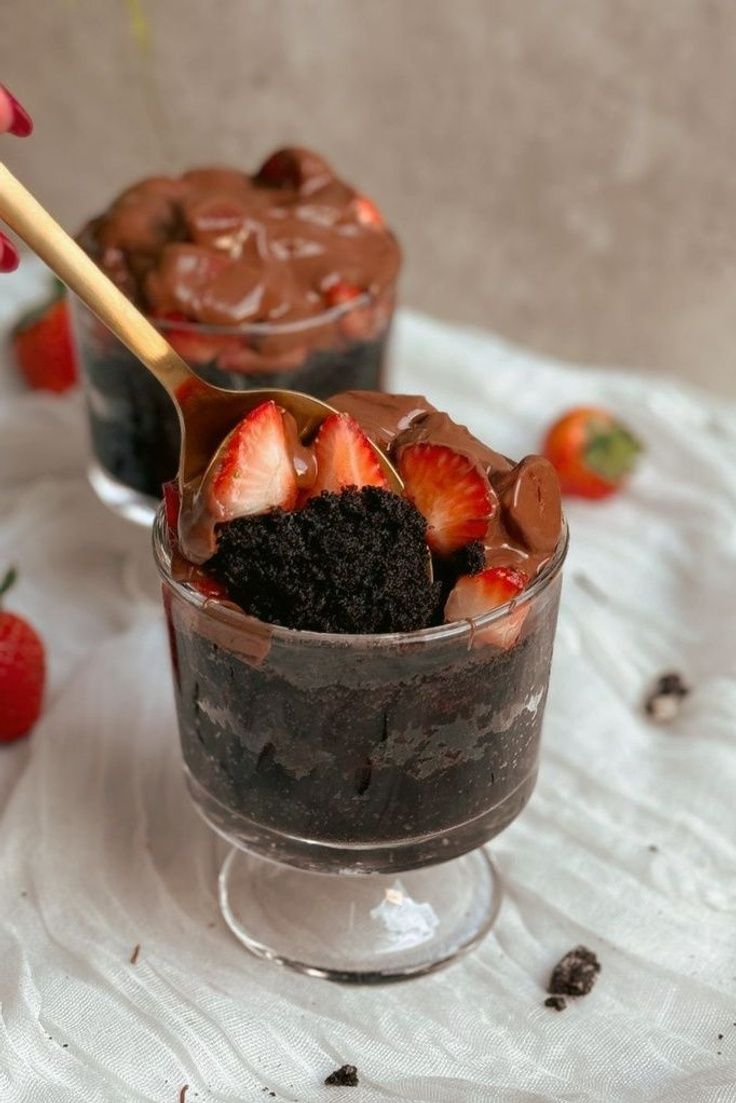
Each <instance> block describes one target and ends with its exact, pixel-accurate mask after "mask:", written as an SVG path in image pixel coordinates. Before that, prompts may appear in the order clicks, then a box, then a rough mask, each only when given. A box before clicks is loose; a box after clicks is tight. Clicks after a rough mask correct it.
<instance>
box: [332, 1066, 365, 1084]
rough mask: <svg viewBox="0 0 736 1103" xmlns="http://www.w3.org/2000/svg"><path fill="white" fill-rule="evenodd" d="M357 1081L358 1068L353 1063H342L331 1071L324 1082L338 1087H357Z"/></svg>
mask: <svg viewBox="0 0 736 1103" xmlns="http://www.w3.org/2000/svg"><path fill="white" fill-rule="evenodd" d="M358 1083H359V1081H358V1070H357V1068H356V1067H355V1065H342V1066H341V1067H340V1068H339V1069H335V1071H334V1072H331V1073H330V1075H329V1076H328V1077H327V1079H326V1080H325V1084H329V1085H330V1087H338V1088H357V1086H358Z"/></svg>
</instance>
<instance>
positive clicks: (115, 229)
mask: <svg viewBox="0 0 736 1103" xmlns="http://www.w3.org/2000/svg"><path fill="white" fill-rule="evenodd" d="M80 240H81V242H82V244H83V245H84V247H85V248H86V249H87V250H88V252H90V254H91V255H92V256H94V258H95V260H96V261H97V262H98V263H99V264H100V266H101V267H102V268H103V269H104V271H105V272H106V273H107V274H108V275H109V276H110V277H111V278H112V279H113V280H114V281H115V283H117V285H118V286H119V287H120V288H121V289H122V290H123V291H124V292H125V293H126V294H127V295H128V296H129V297H130V298H131V299H133V301H135V302H136V303H137V304H138V305H140V306H142V307H143V308H144V309H145V310H147V311H148V312H149V313H151V314H153V315H155V316H166V315H175V316H178V317H180V318H186V319H189V320H192V321H197V322H201V323H205V324H208V325H228V326H232V325H244V324H250V323H254V322H261V323H279V324H282V323H298V322H300V321H306V320H308V319H310V318H314V317H316V316H318V315H320V314H322V313H324V312H325V310H327V309H329V308H330V307H331V306H332V305H334V303H335V301H336V297H337V296H336V294H335V293H336V292H338V293H339V290H340V289H342V290H343V291H344V289H346V288H347V289H348V290H349V292H350V293H352V294H357V293H360V292H364V293H367V294H368V295H370V296H372V297H375V296H379V295H380V294H381V293H382V292H384V291H387V290H390V289H391V287H392V286H393V284H394V282H395V280H396V276H397V273H398V270H399V265H400V260H401V255H400V251H399V246H398V244H397V241H396V239H395V237H394V235H393V234H392V233H391V231H390V230H389V229H388V228H387V227H386V225H385V224H384V222H383V219H382V217H381V215H380V214H379V212H378V210H377V208H376V207H375V206H374V204H373V203H372V202H371V201H370V200H368V199H366V198H365V197H364V196H362V195H360V194H359V193H358V192H357V191H355V189H354V188H352V187H350V186H349V185H348V184H346V183H345V182H344V181H342V180H340V179H339V178H338V177H337V176H336V175H335V173H334V172H333V170H332V168H331V167H330V166H329V165H328V164H327V163H326V162H325V161H323V160H322V159H321V158H320V157H318V156H317V155H316V154H315V153H311V152H310V151H309V150H305V149H296V148H294V149H283V150H279V151H278V152H277V153H275V154H273V155H272V156H271V157H269V158H268V160H267V161H265V162H264V164H263V165H262V166H261V168H260V169H259V170H258V172H256V173H255V174H253V175H249V174H247V173H244V172H239V171H237V170H235V169H227V168H201V169H194V170H192V171H190V172H185V173H184V175H183V176H181V177H178V178H173V177H165V176H155V177H151V178H149V179H146V180H142V181H141V182H140V183H138V184H135V185H133V186H132V187H130V188H128V189H127V190H126V191H124V192H123V193H122V194H121V195H120V196H119V197H118V198H117V199H116V200H115V201H114V202H113V203H112V205H111V206H110V208H109V209H108V210H107V211H106V212H105V213H104V214H102V215H100V216H99V217H98V218H96V219H93V221H92V222H90V223H88V225H87V226H86V227H85V228H84V230H83V231H82V234H81V235H80Z"/></svg>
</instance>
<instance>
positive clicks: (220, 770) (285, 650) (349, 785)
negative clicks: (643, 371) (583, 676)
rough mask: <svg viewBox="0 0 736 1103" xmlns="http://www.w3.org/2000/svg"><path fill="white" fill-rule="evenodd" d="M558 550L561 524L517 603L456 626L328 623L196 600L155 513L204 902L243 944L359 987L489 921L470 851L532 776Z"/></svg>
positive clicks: (481, 875)
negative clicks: (205, 864) (205, 829)
mask: <svg viewBox="0 0 736 1103" xmlns="http://www.w3.org/2000/svg"><path fill="white" fill-rule="evenodd" d="M566 550H567V532H566V531H565V532H563V536H562V538H561V540H560V543H559V545H558V548H557V550H556V552H555V554H554V556H553V557H552V559H551V560H550V562H549V563H548V564H547V565H546V567H545V568H544V569H543V570H542V572H541V573H540V575H539V576H538V577H537V578H536V579H535V580H534V582H533V583H532V584H531V585H530V586H529V588H528V589H527V590H526V591H525V592H523V593H522V595H521V596H520V597H519V599H517V601H516V602H514V603H513V604H512V605H511V606H507V607H503V608H501V609H497V610H494V611H493V612H491V613H488V614H486V615H485V616H483V617H479V618H477V619H476V620H475V621H474V622H472V623H470V622H467V621H462V622H456V623H452V624H446V625H442V626H439V627H436V628H428V629H423V630H421V631H418V632H412V633H406V634H400V635H399V634H396V635H377V636H367V635H366V636H340V635H329V634H322V633H314V632H303V631H295V630H291V629H285V628H280V627H274V626H269V625H265V624H263V623H262V622H260V621H256V620H254V619H253V618H251V617H248V616H246V615H245V614H244V613H243V612H242V611H241V610H239V609H238V608H236V607H235V606H230V605H228V604H224V603H222V602H215V601H211V600H210V601H208V600H207V599H205V598H204V597H203V596H202V594H201V593H199V592H198V591H197V590H196V589H195V588H194V587H193V586H191V585H189V584H188V583H187V582H186V571H181V570H180V569H179V564H178V562H177V560H176V557H172V553H171V549H170V546H169V541H168V534H167V527H166V523H165V520H164V517H163V512H162V511H160V512H159V515H158V517H157V521H156V524H155V526H154V553H155V558H156V562H157V566H158V569H159V572H160V574H161V577H162V580H163V597H164V605H165V610H166V617H167V623H168V629H169V639H170V644H171V655H172V666H173V675H174V691H175V697H176V705H177V712H178V720H179V730H180V737H181V747H182V754H183V758H184V766H185V774H186V779H187V784H188V786H189V790H190V793H191V795H192V798H193V800H194V803H195V805H196V807H197V809H198V810H199V812H200V813H201V814H202V816H203V817H204V818H205V820H206V821H207V822H208V823H209V824H210V826H211V827H213V828H214V830H215V831H217V832H218V833H219V834H220V835H221V836H223V838H225V839H226V840H227V841H228V842H229V843H230V844H231V847H232V849H231V851H230V852H229V854H228V856H227V858H226V860H225V863H224V865H223V867H222V871H221V873H220V885H219V891H220V905H221V909H222V913H223V916H224V918H225V920H226V922H227V923H228V925H229V926H230V928H231V930H232V931H233V933H234V934H235V935H236V936H237V937H238V938H239V939H240V941H241V942H242V943H243V944H244V945H245V946H246V947H247V948H248V949H249V950H251V951H252V952H253V953H255V954H257V955H259V956H261V957H264V958H268V959H270V960H272V961H277V962H280V963H281V964H284V965H288V966H291V967H292V968H295V969H298V970H300V971H302V972H305V973H309V974H312V975H317V976H322V977H327V978H329V979H332V980H338V981H352V982H360V983H371V982H382V981H391V980H400V979H403V978H406V977H410V976H415V975H418V974H422V973H427V972H430V971H432V970H434V969H437V968H439V967H440V966H442V965H445V964H447V963H449V962H450V961H452V960H453V959H454V958H455V957H457V956H458V955H459V954H462V953H463V952H466V951H467V950H469V949H470V948H471V947H473V946H474V945H476V944H477V943H478V942H479V941H480V939H482V938H483V936H484V935H485V934H486V933H487V932H488V930H489V929H490V927H491V926H492V924H493V921H494V919H495V917H496V914H497V912H498V907H499V905H500V899H501V886H500V883H499V879H498V876H497V874H496V873H495V871H494V869H493V866H492V864H491V862H490V861H489V859H488V857H487V855H486V852H485V850H484V849H483V847H484V844H485V843H487V842H488V841H489V840H490V839H492V838H493V837H494V836H495V835H497V834H499V832H501V831H503V830H504V828H506V827H507V826H508V825H509V824H510V823H511V822H512V821H513V820H514V819H515V818H516V816H518V815H519V813H520V812H521V810H522V809H523V807H524V806H525V804H526V803H527V801H528V800H529V797H530V796H531V793H532V791H533V788H534V784H535V781H536V776H537V767H538V758H539V743H540V736H541V728H542V717H543V713H544V705H545V700H546V695H547V688H548V683H549V669H550V662H551V658H552V647H553V641H554V634H555V626H556V620H557V607H558V601H559V592H560V586H561V569H562V564H563V561H564V558H565V553H566ZM510 618H513V621H512V624H513V626H514V633H512V635H518V638H517V639H516V642H515V643H514V645H513V646H512V647H510V648H507V649H505V650H502V649H499V648H498V647H496V646H494V645H493V642H492V639H491V637H495V638H496V639H498V638H499V632H498V629H499V627H507V626H508V621H509V620H510ZM504 622H506V624H505V625H504ZM517 630H518V633H517ZM502 635H503V636H505V638H506V639H508V638H509V633H508V631H504V632H503V633H502Z"/></svg>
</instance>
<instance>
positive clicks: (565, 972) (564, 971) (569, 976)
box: [547, 946, 601, 996]
mask: <svg viewBox="0 0 736 1103" xmlns="http://www.w3.org/2000/svg"><path fill="white" fill-rule="evenodd" d="M600 971H601V967H600V963H599V961H598V958H597V957H596V956H595V954H594V953H593V951H592V950H589V949H588V948H587V947H586V946H576V947H575V949H574V950H570V952H569V953H567V954H565V956H564V957H563V958H562V959H561V961H558V962H557V964H556V965H555V967H554V969H553V970H552V976H551V977H550V979H549V984H548V985H547V991H548V992H550V993H551V994H552V995H553V996H587V995H588V992H590V990H591V988H592V987H593V985H594V984H595V978H596V976H597V975H598V973H600Z"/></svg>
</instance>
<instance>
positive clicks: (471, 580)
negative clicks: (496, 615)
mask: <svg viewBox="0 0 736 1103" xmlns="http://www.w3.org/2000/svg"><path fill="white" fill-rule="evenodd" d="M526 583H527V576H526V575H525V574H524V573H523V572H522V571H517V570H514V568H513V567H487V568H486V569H485V570H484V571H479V573H478V574H472V575H463V577H462V578H459V579H458V580H457V582H456V583H455V586H454V588H453V589H452V590H451V591H450V596H449V597H448V599H447V602H446V603H445V621H446V622H449V621H454V620H475V618H476V617H480V616H483V614H484V613H490V612H491V610H492V609H498V608H500V607H501V606H502V605H506V604H507V603H508V602H509V601H513V599H514V598H515V597H517V596H518V595H519V594H520V593H521V591H522V590H523V589H524V586H525V585H526ZM527 612H528V605H521V606H519V608H518V609H512V610H510V612H509V613H508V614H507V615H506V616H505V617H501V619H500V620H498V621H494V623H493V624H489V625H486V627H484V628H482V629H480V630H479V631H478V632H477V633H476V634H475V636H474V642H475V643H478V642H480V643H483V644H493V645H495V646H496V647H500V648H502V649H503V650H504V651H505V650H507V649H508V648H510V647H513V646H514V644H515V643H516V641H517V640H518V638H519V636H520V635H521V628H522V625H523V623H524V620H525V618H526V615H527Z"/></svg>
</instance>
